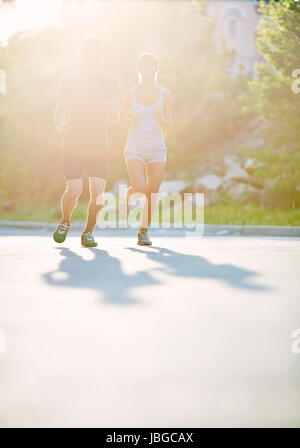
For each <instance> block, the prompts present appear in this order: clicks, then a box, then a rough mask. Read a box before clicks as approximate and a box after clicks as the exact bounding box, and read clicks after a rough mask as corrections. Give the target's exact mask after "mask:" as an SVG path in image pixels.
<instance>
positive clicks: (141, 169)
mask: <svg viewBox="0 0 300 448" xmlns="http://www.w3.org/2000/svg"><path fill="white" fill-rule="evenodd" d="M127 172H128V177H129V181H130V184H131V186H130V188H129V189H128V192H127V204H129V202H130V197H131V196H132V195H133V194H142V195H144V194H145V193H146V176H145V163H144V162H142V161H141V160H138V159H130V160H127Z"/></svg>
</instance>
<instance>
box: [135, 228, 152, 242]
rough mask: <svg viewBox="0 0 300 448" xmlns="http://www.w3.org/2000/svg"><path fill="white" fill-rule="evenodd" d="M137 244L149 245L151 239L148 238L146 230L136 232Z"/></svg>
mask: <svg viewBox="0 0 300 448" xmlns="http://www.w3.org/2000/svg"><path fill="white" fill-rule="evenodd" d="M138 244H139V245H140V246H151V244H152V241H151V240H150V238H149V235H148V232H147V231H145V230H142V231H140V232H139V233H138Z"/></svg>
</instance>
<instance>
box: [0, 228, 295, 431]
mask: <svg viewBox="0 0 300 448" xmlns="http://www.w3.org/2000/svg"><path fill="white" fill-rule="evenodd" d="M1 232H2V236H0V252H1V272H0V277H1V278H0V281H1V284H0V293H1V298H0V312H1V314H0V328H1V334H2V336H3V332H5V334H6V353H5V354H4V353H2V354H0V382H1V385H0V425H1V426H25V427H28V426H76V425H79V426H100V427H173V428H175V427H201V426H276V425H277V426H300V353H299V354H295V353H293V352H292V350H291V344H292V337H291V333H292V331H293V330H294V329H296V328H300V304H299V302H300V301H299V299H300V255H299V254H300V240H299V239H292V238H281V239H280V238H271V237H269V238H268V237H265V238H256V237H205V238H199V239H198V240H195V239H186V238H181V237H177V238H176V237H166V238H163V237H159V236H158V237H157V238H155V239H154V244H155V245H153V247H151V248H140V247H138V246H137V245H136V240H135V238H133V237H132V236H122V235H124V233H122V235H121V234H119V233H117V232H115V233H114V235H115V236H114V237H112V236H106V237H103V238H102V239H101V245H100V247H99V248H97V249H86V248H81V246H80V242H79V237H78V236H77V235H74V236H70V237H69V238H68V240H67V241H66V243H65V244H64V245H60V246H59V245H57V244H55V243H54V242H53V241H52V240H51V238H49V236H47V235H45V233H40V234H36V235H35V236H34V235H33V234H32V233H30V232H26V231H25V230H24V231H19V233H18V232H17V231H15V235H17V236H14V235H13V234H12V232H8V236H5V233H6V231H5V230H3V229H2V230H1ZM106 235H107V234H106ZM108 235H110V234H108ZM2 339H3V338H2ZM3 350H4V349H3V340H2V351H3Z"/></svg>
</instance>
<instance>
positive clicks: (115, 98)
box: [105, 79, 121, 124]
mask: <svg viewBox="0 0 300 448" xmlns="http://www.w3.org/2000/svg"><path fill="white" fill-rule="evenodd" d="M105 103H106V104H105V105H106V113H107V118H108V122H109V123H110V124H120V107H121V89H120V84H119V81H118V80H117V79H115V80H114V85H113V94H112V97H111V98H110V99H109V100H106V102H105Z"/></svg>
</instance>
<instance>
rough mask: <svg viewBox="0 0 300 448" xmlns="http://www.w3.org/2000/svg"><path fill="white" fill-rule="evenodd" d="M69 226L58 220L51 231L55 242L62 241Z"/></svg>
mask: <svg viewBox="0 0 300 448" xmlns="http://www.w3.org/2000/svg"><path fill="white" fill-rule="evenodd" d="M69 230H70V226H69V224H68V223H66V222H60V223H59V224H58V226H57V228H56V230H55V232H54V233H53V239H54V241H56V242H57V243H63V242H64V241H65V239H66V237H67V235H68V232H69Z"/></svg>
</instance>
